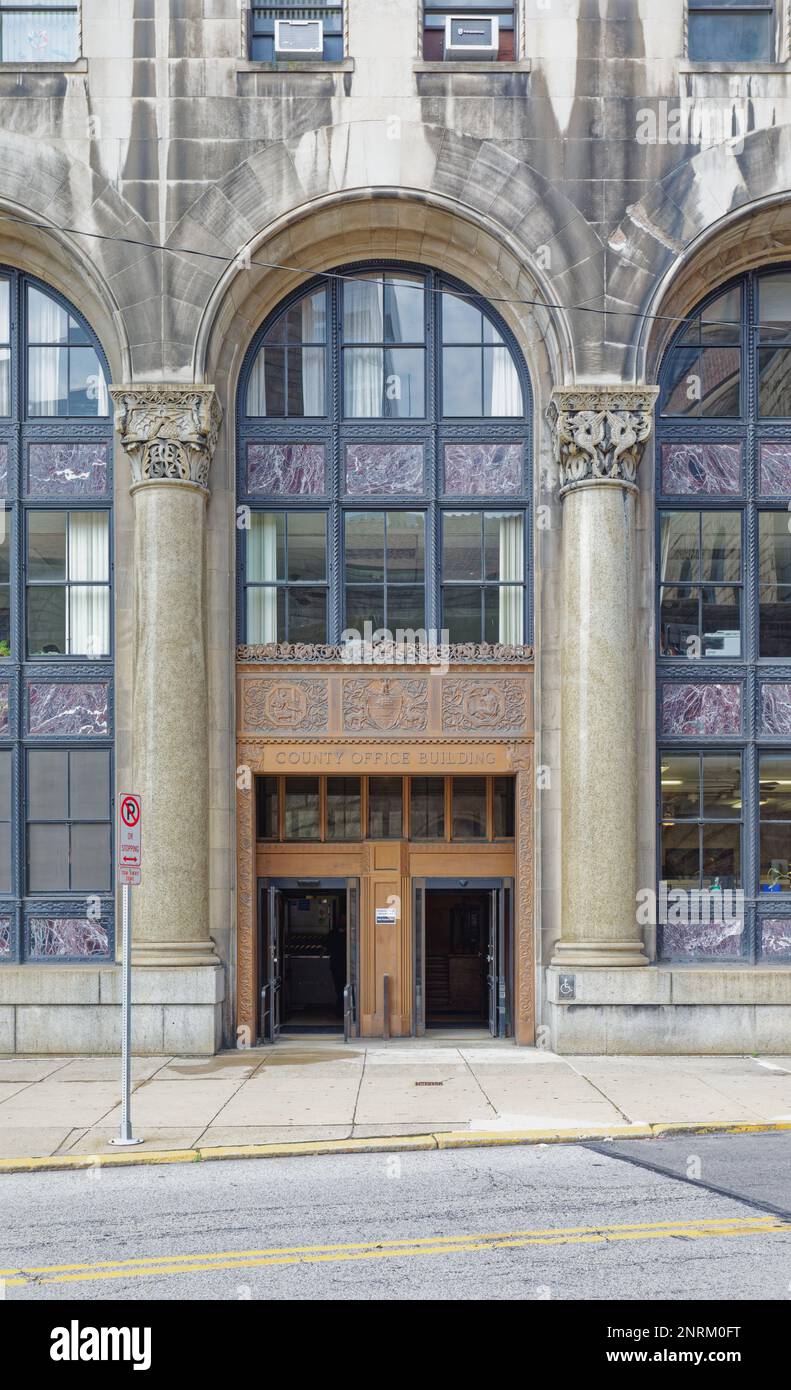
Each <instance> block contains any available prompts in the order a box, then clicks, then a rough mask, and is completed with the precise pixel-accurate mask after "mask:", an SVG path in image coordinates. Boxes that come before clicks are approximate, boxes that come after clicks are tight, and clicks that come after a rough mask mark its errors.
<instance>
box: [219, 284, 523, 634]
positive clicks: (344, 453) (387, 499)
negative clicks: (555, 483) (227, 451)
mask: <svg viewBox="0 0 791 1390" xmlns="http://www.w3.org/2000/svg"><path fill="white" fill-rule="evenodd" d="M239 392H240V400H241V402H242V403H243V407H242V409H241V410H240V412H239V427H238V495H239V501H240V502H241V503H244V504H246V505H244V506H242V507H241V508H240V520H239V572H240V591H239V614H240V622H239V640H240V641H241V642H244V643H247V644H252V645H271V644H273V643H274V644H276V643H287V644H289V645H293V644H300V643H307V644H314V645H323V644H331V645H332V644H338V643H341V642H343V641H351V640H353V639H352V638H351V637H350V636H349V634H350V633H356V634H360V635H361V636H362V637H363V640H365V632H366V630H370V631H371V632H375V633H380V634H384V633H390V634H392V635H393V637H394V638H395V639H396V640H398V638H397V633H398V632H399V631H401V632H406V633H408V632H412V633H419V632H421V631H424V632H425V633H426V634H428V633H431V632H436V633H437V640H445V639H442V638H441V636H440V634H441V633H442V632H443V630H444V631H446V632H447V633H448V637H447V639H446V640H448V641H450V642H451V643H473V644H475V643H494V644H497V643H501V644H505V645H512V646H519V645H521V644H523V643H524V642H525V641H528V640H529V636H528V634H529V630H530V622H529V616H530V615H529V597H530V590H529V584H528V569H529V564H530V526H529V506H530V387H529V382H528V379H527V374H526V372H525V369H524V365H523V363H522V361H521V358H520V356H519V352H518V349H517V346H516V343H515V341H514V340H513V338H512V336H511V334H510V333H509V330H508V328H507V327H506V326H505V324H504V323H503V322H502V321H501V320H500V319H499V317H498V316H497V314H496V312H495V311H494V309H493V308H492V307H491V306H490V305H488V304H487V303H486V302H485V301H484V300H483V299H482V298H481V297H480V296H479V295H475V294H473V293H472V292H471V291H470V290H468V289H467V288H466V287H465V286H464V285H460V284H459V283H458V282H457V281H452V280H449V279H447V278H446V277H445V276H442V275H440V274H438V273H437V272H435V271H431V270H425V269H422V268H419V267H414V266H407V265H392V266H391V265H376V266H370V265H363V266H352V267H347V268H344V269H342V270H339V271H337V272H333V273H332V274H331V275H327V276H326V277H325V278H324V279H322V280H321V281H314V282H313V283H311V284H308V285H307V286H305V287H304V288H303V289H302V290H301V291H300V292H299V293H298V294H296V295H294V296H292V297H291V298H290V299H289V300H287V301H286V302H285V304H283V305H281V306H280V307H279V308H278V309H277V310H275V312H274V313H273V314H272V315H271V316H270V318H269V319H268V320H267V321H266V323H264V324H263V325H262V327H261V329H260V330H259V333H258V336H257V337H256V339H255V340H254V342H253V344H252V346H251V348H250V351H249V353H248V356H247V359H246V361H245V364H244V367H243V370H242V375H241V381H240V386H239ZM369 624H370V629H368V625H369ZM415 640H419V639H415Z"/></svg>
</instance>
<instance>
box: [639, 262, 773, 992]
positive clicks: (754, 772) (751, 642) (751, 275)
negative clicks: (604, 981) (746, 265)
mask: <svg viewBox="0 0 791 1390" xmlns="http://www.w3.org/2000/svg"><path fill="white" fill-rule="evenodd" d="M789 271H791V265H788V264H782V265H776V266H772V267H766V268H764V269H762V270H754V271H750V272H748V273H747V274H745V275H741V276H736V277H734V278H733V279H732V280H729V281H727V282H725V283H723V284H721V285H719V286H718V287H717V288H716V289H715V290H714V291H712V293H711V294H709V295H707V296H706V298H705V299H703V300H701V301H700V303H699V304H698V305H696V307H695V309H694V310H693V312H692V313H691V314H690V315H689V316H688V318H687V320H685V322H684V324H683V325H681V326H680V327H679V329H678V330H677V332H676V333H675V334H674V336H673V339H672V340H671V342H670V343H669V345H668V350H667V351H666V353H665V359H664V363H663V367H662V370H661V371H660V375H659V384H660V398H659V403H658V404H657V412H656V509H655V510H656V520H655V525H656V530H655V553H656V574H655V610H656V616H655V642H656V651H657V653H659V652H660V637H661V611H660V595H661V573H660V563H661V545H660V526H661V517H662V513H663V512H667V511H688V512H722V511H726V512H727V511H731V512H740V513H741V515H742V621H741V656H740V658H739V659H738V660H735V659H734V658H733V657H716V656H711V657H700V658H698V659H696V660H690V659H689V658H685V657H678V656H667V657H663V656H660V655H657V660H656V673H657V674H656V685H657V690H656V729H657V750H656V789H657V794H656V826H657V839H656V879H657V883H659V882H660V881H661V877H662V838H661V837H662V789H661V786H660V780H661V774H660V765H661V761H662V757H663V755H665V754H674V753H675V754H682V753H707V752H717V751H723V752H731V753H739V754H741V758H742V812H741V825H742V844H741V881H742V887H743V890H744V895H745V923H744V931H743V936H742V957H741V959H742V960H744V961H749V962H750V963H755V962H756V961H758V960H760V959H761V954H760V952H761V922H762V920H763V919H766V918H774V917H780V918H783V917H787V918H788V919H789V921H791V891H789V892H784V893H761V892H760V891H759V888H760V885H759V878H760V857H759V856H760V844H759V839H760V821H759V806H758V801H759V787H758V776H759V773H758V760H759V755H760V753H761V752H776V753H788V754H789V755H790V756H791V736H787V735H778V734H765V733H762V732H761V686H762V685H763V684H764V683H766V682H771V681H776V682H781V683H785V684H791V657H789V658H785V659H779V658H774V657H772V658H769V657H761V656H760V655H759V646H758V644H759V621H758V619H759V613H758V602H759V564H760V560H759V549H758V539H759V538H758V525H759V514H760V513H761V512H779V513H782V514H784V515H788V516H790V517H791V511H789V508H791V493H789V494H787V495H785V494H784V495H782V496H779V497H762V496H761V494H760V491H759V467H760V446H761V444H762V443H763V442H772V443H783V442H788V444H789V447H790V448H791V416H788V417H777V416H760V415H759V414H758V389H759V382H758V346H759V323H758V290H759V284H760V282H761V281H762V280H765V279H767V278H768V277H769V276H771V275H774V274H783V273H785V274H788V273H789ZM736 287H741V334H740V341H741V349H740V350H741V394H740V401H741V413H740V415H739V416H733V417H727V418H719V419H718V418H716V417H707V418H699V419H683V418H680V417H674V416H663V415H662V414H661V400H662V389H663V388H664V386H665V385H666V382H667V377H668V370H667V369H668V365H669V358H670V351H671V349H672V348H673V347H675V346H678V345H679V341H680V339H681V337H682V335H683V333H684V331H685V330H686V328H687V327H688V326H689V322H690V320H692V319H694V318H696V317H697V316H698V315H699V314H700V313H701V312H702V311H704V310H705V309H706V308H707V307H708V306H709V305H710V304H711V303H712V302H713V301H715V300H716V299H718V298H719V297H720V295H722V294H724V293H725V292H726V291H727V290H729V289H733V288H736ZM684 442H686V443H690V444H692V443H695V444H698V443H709V444H717V443H720V444H726V443H738V444H740V445H741V449H742V460H741V477H740V490H739V492H738V493H733V494H728V495H716V496H710V495H704V494H688V493H665V492H663V491H662V446H663V445H664V444H672V443H684ZM726 587H730V586H726ZM673 683H676V684H684V683H692V684H695V685H698V684H700V685H706V684H712V685H721V684H728V685H738V686H739V687H740V691H741V715H742V729H741V733H740V734H735V735H721V734H710V735H705V736H704V735H697V734H689V735H673V736H665V735H664V734H663V733H662V707H663V687H664V686H665V685H668V684H673ZM734 823H736V822H734ZM789 857H791V855H790V856H789ZM663 946H664V943H663V933H662V926H661V924H660V925H659V926H658V927H657V951H658V954H659V955H663ZM695 959H696V960H697V961H702V960H703V959H704V958H703V957H701V956H697V957H695ZM727 959H729V958H728V957H714V956H711V957H705V960H706V961H710V962H711V963H712V964H714V965H716V964H722V963H723V960H727Z"/></svg>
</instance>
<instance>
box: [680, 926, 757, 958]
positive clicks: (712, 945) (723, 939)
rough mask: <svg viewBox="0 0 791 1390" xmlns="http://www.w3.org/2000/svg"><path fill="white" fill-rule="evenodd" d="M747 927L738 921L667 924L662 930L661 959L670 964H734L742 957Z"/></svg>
mask: <svg viewBox="0 0 791 1390" xmlns="http://www.w3.org/2000/svg"><path fill="white" fill-rule="evenodd" d="M743 929H744V923H743V922H742V921H741V920H739V919H736V918H732V919H731V920H729V921H722V922H684V923H676V922H666V923H665V925H664V926H663V928H662V955H663V956H664V957H666V958H667V959H669V960H710V959H712V958H714V959H717V960H723V959H728V960H733V959H738V957H739V956H740V955H741V954H742V932H743Z"/></svg>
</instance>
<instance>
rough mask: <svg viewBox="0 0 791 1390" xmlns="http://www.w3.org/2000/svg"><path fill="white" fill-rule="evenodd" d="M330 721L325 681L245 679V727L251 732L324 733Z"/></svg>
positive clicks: (243, 715)
mask: <svg viewBox="0 0 791 1390" xmlns="http://www.w3.org/2000/svg"><path fill="white" fill-rule="evenodd" d="M327 720H328V696H327V682H326V681H325V680H296V679H294V680H255V679H253V680H246V681H243V682H242V727H243V728H244V729H245V730H246V731H247V732H248V733H273V734H293V733H311V732H323V731H325V730H326V729H327Z"/></svg>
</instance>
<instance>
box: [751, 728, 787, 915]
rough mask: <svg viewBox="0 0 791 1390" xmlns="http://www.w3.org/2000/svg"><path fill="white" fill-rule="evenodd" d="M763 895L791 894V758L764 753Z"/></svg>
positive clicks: (761, 789) (760, 779)
mask: <svg viewBox="0 0 791 1390" xmlns="http://www.w3.org/2000/svg"><path fill="white" fill-rule="evenodd" d="M758 791H759V797H758V801H759V815H760V823H761V832H760V833H761V866H760V872H761V892H762V893H767V892H775V893H776V892H781V893H788V892H791V754H788V753H764V754H762V755H761V758H760V761H759V775H758Z"/></svg>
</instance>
